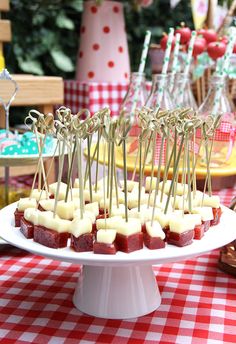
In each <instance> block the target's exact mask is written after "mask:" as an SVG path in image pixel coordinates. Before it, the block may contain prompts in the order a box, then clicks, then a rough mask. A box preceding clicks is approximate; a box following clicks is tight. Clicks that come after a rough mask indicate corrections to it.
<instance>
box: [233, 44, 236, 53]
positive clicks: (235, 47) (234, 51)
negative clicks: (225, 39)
mask: <svg viewBox="0 0 236 344" xmlns="http://www.w3.org/2000/svg"><path fill="white" fill-rule="evenodd" d="M233 54H236V43H235V44H234V48H233Z"/></svg>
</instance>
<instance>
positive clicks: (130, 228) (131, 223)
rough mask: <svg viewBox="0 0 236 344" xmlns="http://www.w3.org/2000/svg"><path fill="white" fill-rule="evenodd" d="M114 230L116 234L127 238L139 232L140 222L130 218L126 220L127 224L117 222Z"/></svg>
mask: <svg viewBox="0 0 236 344" xmlns="http://www.w3.org/2000/svg"><path fill="white" fill-rule="evenodd" d="M115 229H116V230H117V233H119V234H123V235H125V236H129V235H132V234H135V233H139V232H141V229H142V226H141V222H140V220H138V219H132V218H131V219H128V222H126V221H124V220H123V221H122V222H118V221H117V224H116V227H115Z"/></svg>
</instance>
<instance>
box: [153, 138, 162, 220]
mask: <svg viewBox="0 0 236 344" xmlns="http://www.w3.org/2000/svg"><path fill="white" fill-rule="evenodd" d="M164 142H165V136H164V134H163V135H162V138H161V148H160V155H159V161H158V169H157V180H156V186H155V194H154V206H153V209H152V221H151V226H152V225H153V221H154V216H155V208H156V207H155V204H156V200H157V195H158V191H159V183H160V176H161V164H162V154H163V148H164Z"/></svg>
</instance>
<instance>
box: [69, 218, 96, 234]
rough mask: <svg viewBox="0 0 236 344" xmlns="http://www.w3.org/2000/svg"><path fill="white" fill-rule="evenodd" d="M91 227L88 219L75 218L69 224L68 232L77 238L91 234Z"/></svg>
mask: <svg viewBox="0 0 236 344" xmlns="http://www.w3.org/2000/svg"><path fill="white" fill-rule="evenodd" d="M92 227H93V226H92V222H91V220H90V219H89V218H88V217H84V218H83V219H80V218H78V217H77V218H75V219H74V220H73V221H72V222H71V224H70V228H69V232H70V233H71V234H73V235H74V236H75V237H76V238H78V237H79V236H80V235H82V234H86V233H91V232H92Z"/></svg>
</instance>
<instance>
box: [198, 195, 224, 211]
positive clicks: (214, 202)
mask: <svg viewBox="0 0 236 344" xmlns="http://www.w3.org/2000/svg"><path fill="white" fill-rule="evenodd" d="M202 205H203V206H205V207H212V208H219V207H220V197H219V196H208V197H205V196H204V199H203V202H202Z"/></svg>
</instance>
